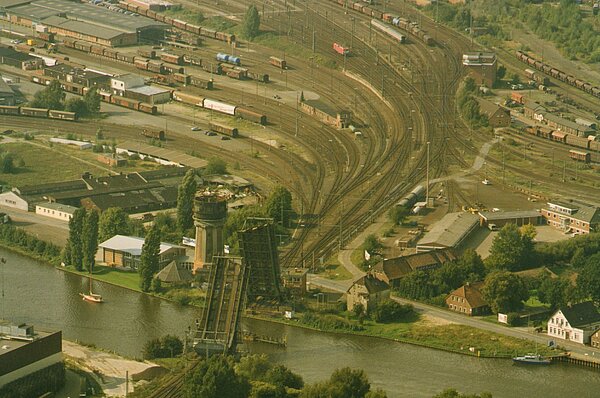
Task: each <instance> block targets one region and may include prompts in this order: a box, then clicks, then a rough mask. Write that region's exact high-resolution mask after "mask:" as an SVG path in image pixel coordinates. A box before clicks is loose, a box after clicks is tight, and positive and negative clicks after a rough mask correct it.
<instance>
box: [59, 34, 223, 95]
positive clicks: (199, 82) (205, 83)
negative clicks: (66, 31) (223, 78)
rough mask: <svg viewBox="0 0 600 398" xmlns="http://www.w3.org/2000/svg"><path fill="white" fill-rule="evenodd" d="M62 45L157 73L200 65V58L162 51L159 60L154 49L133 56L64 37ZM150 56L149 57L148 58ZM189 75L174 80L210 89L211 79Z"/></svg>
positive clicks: (182, 69)
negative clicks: (183, 65) (187, 65)
mask: <svg viewBox="0 0 600 398" xmlns="http://www.w3.org/2000/svg"><path fill="white" fill-rule="evenodd" d="M63 45H64V46H65V47H68V48H73V49H75V50H79V51H83V52H86V53H89V54H92V55H96V56H101V57H105V58H109V59H112V60H117V61H121V62H124V63H128V64H132V65H133V66H135V67H136V68H138V69H140V70H145V71H149V72H153V73H158V74H164V75H167V74H180V75H183V74H184V73H185V69H184V68H183V67H181V66H179V65H181V64H186V63H191V64H193V65H198V66H202V60H201V59H199V58H197V57H192V58H189V57H186V56H183V55H177V54H169V53H162V54H160V55H158V57H160V61H159V60H154V59H153V58H156V57H157V54H156V52H155V51H154V50H138V53H139V54H140V55H141V56H134V55H131V54H125V53H120V52H118V51H115V50H114V49H112V48H108V47H103V46H99V45H96V44H91V43H89V42H85V41H81V40H73V39H69V38H65V39H64V41H63ZM148 58H150V59H148ZM165 62H167V63H170V64H173V65H177V66H175V67H174V66H170V65H165ZM186 76H189V77H179V79H180V80H181V81H179V80H177V79H175V81H178V82H181V83H182V84H186V85H191V86H196V87H200V88H204V89H208V90H210V89H212V88H213V82H212V80H205V79H202V78H200V77H198V76H193V75H186Z"/></svg>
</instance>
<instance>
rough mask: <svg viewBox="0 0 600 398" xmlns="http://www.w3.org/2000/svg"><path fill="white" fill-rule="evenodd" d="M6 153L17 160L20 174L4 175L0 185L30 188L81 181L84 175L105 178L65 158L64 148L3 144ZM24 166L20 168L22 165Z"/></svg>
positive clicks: (94, 169) (95, 169)
mask: <svg viewBox="0 0 600 398" xmlns="http://www.w3.org/2000/svg"><path fill="white" fill-rule="evenodd" d="M0 148H1V149H2V150H3V151H9V152H10V153H12V154H14V155H15V157H16V159H17V160H16V162H15V165H16V166H17V170H16V172H15V173H14V174H1V175H0V182H1V183H2V184H6V185H11V186H15V185H29V184H39V183H40V182H42V181H43V182H44V183H48V182H58V181H66V180H73V179H77V178H79V177H81V174H82V173H83V172H84V171H89V172H90V173H92V174H106V171H105V170H104V169H102V168H101V167H99V166H94V165H91V164H88V163H85V162H84V161H77V160H76V159H73V158H72V157H70V156H65V154H64V152H63V151H62V149H63V148H49V147H44V146H39V145H36V144H33V143H28V142H14V143H6V144H4V143H3V144H0ZM21 160H22V161H23V162H24V166H19V164H20V161H21Z"/></svg>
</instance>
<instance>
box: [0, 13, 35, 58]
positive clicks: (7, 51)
mask: <svg viewBox="0 0 600 398" xmlns="http://www.w3.org/2000/svg"><path fill="white" fill-rule="evenodd" d="M0 19H2V17H0ZM0 64H3V65H9V66H14V67H15V68H19V69H23V70H34V69H40V68H42V67H43V66H44V61H43V60H42V59H41V58H36V57H32V56H31V55H29V54H25V53H22V52H19V51H16V50H15V49H14V48H11V47H5V46H0Z"/></svg>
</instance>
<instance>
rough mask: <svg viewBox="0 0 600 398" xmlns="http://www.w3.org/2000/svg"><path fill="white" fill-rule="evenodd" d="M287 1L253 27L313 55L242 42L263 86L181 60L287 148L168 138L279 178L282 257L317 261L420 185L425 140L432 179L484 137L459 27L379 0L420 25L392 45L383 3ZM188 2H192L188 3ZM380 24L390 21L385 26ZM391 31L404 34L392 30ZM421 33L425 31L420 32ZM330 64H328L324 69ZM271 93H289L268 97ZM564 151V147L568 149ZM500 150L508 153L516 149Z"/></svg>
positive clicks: (201, 52) (290, 261)
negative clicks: (310, 100) (459, 103)
mask: <svg viewBox="0 0 600 398" xmlns="http://www.w3.org/2000/svg"><path fill="white" fill-rule="evenodd" d="M247 4H249V3H246V4H244V3H243V2H240V3H239V4H237V5H236V7H237V9H236V12H239V13H243V9H245V7H246V5H247ZM286 5H287V6H290V5H289V4H287V3H285V2H275V3H273V5H272V7H271V8H270V9H269V7H267V9H266V10H265V13H264V14H263V19H262V26H263V27H267V28H269V29H271V30H273V31H275V32H278V33H279V34H282V35H287V36H288V40H290V41H292V42H295V43H296V44H301V45H303V46H304V48H305V50H306V51H307V52H308V53H313V54H314V55H313V57H311V58H309V59H300V58H299V57H295V56H294V55H290V54H285V55H284V54H281V51H275V50H266V49H264V48H261V47H260V46H258V45H253V44H251V45H250V48H248V47H247V44H245V43H242V45H241V46H240V48H238V49H236V50H235V53H234V55H236V56H239V57H240V58H241V60H242V66H243V67H247V68H248V69H249V70H251V71H254V72H255V73H258V74H268V75H269V80H270V81H271V82H270V83H263V82H260V81H246V82H244V81H238V80H234V79H230V78H227V77H224V76H216V75H211V74H210V73H207V72H206V71H205V70H202V69H201V68H200V67H198V66H194V65H186V66H185V70H186V73H188V74H194V75H198V76H199V77H201V78H203V79H210V78H214V84H215V90H205V89H202V88H199V87H186V88H184V89H183V90H185V91H186V92H189V93H191V94H193V95H198V96H203V97H206V98H215V99H218V100H222V101H228V102H230V103H231V102H233V103H236V104H238V105H241V106H244V107H247V108H248V109H252V110H253V111H256V112H258V113H260V114H264V115H267V116H268V126H267V127H268V131H269V132H268V133H266V135H268V136H271V137H275V138H276V139H277V143H278V144H279V145H281V146H285V148H283V149H282V148H275V147H273V146H272V145H267V144H264V143H261V142H259V141H258V140H256V139H254V138H253V137H252V136H253V134H254V133H249V134H248V133H245V132H244V131H243V129H240V135H241V136H242V138H240V139H238V141H239V142H240V144H239V145H241V146H244V147H245V148H246V149H245V150H239V151H238V152H237V153H228V151H226V150H223V148H222V147H221V146H217V145H214V144H211V143H207V142H205V141H202V142H199V141H198V142H197V141H196V140H195V139H194V137H195V135H194V133H190V132H189V131H186V132H183V131H176V130H169V131H168V134H167V136H168V140H167V143H166V145H168V146H170V147H173V148H178V149H181V150H185V151H189V150H194V151H195V152H196V153H198V154H200V155H201V156H203V157H206V158H209V157H211V156H212V154H214V153H215V152H218V153H219V156H221V157H223V158H224V159H226V160H227V161H229V162H231V163H233V162H235V161H239V162H240V163H243V168H244V169H247V170H252V172H253V173H255V174H256V175H262V176H264V177H265V178H264V180H270V181H269V182H268V183H267V185H268V184H271V183H280V184H283V185H285V186H287V187H288V188H290V190H291V191H292V192H293V193H294V195H295V197H296V198H297V199H298V201H299V203H300V204H299V206H298V207H299V209H297V210H298V212H299V213H301V214H299V217H300V222H299V224H303V225H304V226H305V228H301V229H299V231H298V232H299V233H297V234H295V238H296V240H295V241H294V244H293V245H291V246H290V248H289V249H288V250H287V251H286V252H285V253H284V261H283V264H284V265H287V266H297V265H299V264H304V265H307V266H308V265H311V262H312V261H313V259H314V258H315V257H316V258H320V257H325V258H327V257H329V256H330V255H332V254H333V253H334V252H335V250H336V249H337V248H339V247H343V246H344V244H345V243H346V242H348V241H349V239H350V238H351V237H352V236H353V235H354V234H356V233H357V232H358V231H360V229H361V228H362V227H363V226H365V225H367V224H368V223H369V222H370V221H371V220H372V219H373V217H374V216H375V215H377V214H381V213H382V212H384V211H386V210H387V209H388V208H389V207H390V206H392V205H393V204H394V203H395V202H396V201H397V200H398V199H399V198H400V197H401V196H402V194H403V193H406V192H407V191H410V190H411V189H412V188H413V187H414V186H415V185H416V184H419V183H421V182H422V181H423V180H424V179H425V164H426V149H427V147H429V150H430V161H431V170H430V178H436V177H441V176H443V175H446V174H449V173H450V172H451V171H452V170H458V169H459V168H467V167H469V166H470V164H469V160H468V159H469V157H470V156H473V155H474V154H475V153H476V152H477V150H478V149H477V147H478V145H479V144H480V143H482V142H484V141H486V140H488V138H487V137H477V136H475V137H467V134H466V133H465V132H466V131H467V130H468V129H467V127H466V126H464V125H463V123H462V121H461V120H460V118H458V117H457V116H456V105H455V93H456V90H457V87H458V84H459V83H460V81H461V78H462V76H463V71H462V66H461V64H460V62H459V59H460V56H461V54H462V53H463V52H465V51H467V50H469V49H470V46H471V44H470V43H469V40H468V39H467V38H465V37H464V36H462V35H461V34H459V33H456V32H453V31H450V30H448V29H447V28H444V27H441V26H438V25H437V24H435V23H434V22H433V21H431V20H430V19H428V18H427V17H424V16H417V14H416V13H415V12H414V11H412V10H411V11H409V12H407V11H406V6H397V5H388V7H387V10H386V11H387V14H390V15H392V16H394V15H396V16H397V17H403V18H405V19H408V20H413V21H416V20H418V21H419V28H420V30H421V31H424V32H426V33H420V34H411V33H410V32H406V36H405V43H403V44H399V41H401V40H398V37H394V36H393V35H389V34H386V33H385V32H382V31H380V30H377V29H375V28H373V27H372V26H371V24H372V22H371V20H372V19H373V17H377V19H382V20H383V21H384V22H381V23H383V24H385V23H386V22H385V18H384V15H383V12H382V10H381V9H380V8H381V7H380V6H377V5H375V6H370V8H371V9H372V10H378V11H376V12H377V13H378V14H375V15H374V14H373V13H371V15H367V14H366V13H365V12H364V10H363V11H361V10H357V9H352V8H347V7H346V8H345V7H343V6H341V5H340V4H338V2H334V1H326V2H322V3H319V4H316V3H313V4H311V3H301V2H298V3H296V4H295V5H294V6H293V7H292V8H291V11H289V12H287V10H286V8H285V7H286ZM365 5H366V4H365ZM189 7H190V8H193V7H194V6H193V5H192V4H189ZM205 7H209V8H210V7H212V6H209V5H206V4H202V8H205ZM213 8H214V7H213ZM379 14H381V18H379ZM392 22H393V19H392ZM399 24H400V23H399V22H398V26H396V27H399ZM386 26H390V27H392V26H393V23H388V24H387V25H386ZM398 32H401V33H402V32H403V31H402V30H401V29H399V30H398ZM403 34H404V33H403ZM425 34H427V37H428V39H426V40H423V38H424V37H425V36H424V35H425ZM313 35H314V36H313ZM419 35H420V36H419ZM313 37H314V38H315V40H314V43H313ZM333 42H339V43H342V44H343V45H345V46H348V47H349V48H350V53H349V55H348V56H345V57H344V56H341V55H339V54H337V53H335V52H334V51H333V49H332V43H333ZM208 44H209V45H210V47H200V48H199V49H198V50H196V51H194V53H193V54H194V55H195V56H198V57H200V58H202V60H203V62H204V63H205V64H206V63H209V64H212V63H214V64H215V65H216V63H217V60H216V59H215V58H214V55H215V54H216V53H217V52H224V53H227V52H230V51H231V47H230V46H229V45H228V44H227V43H226V42H217V41H214V42H213V41H210V43H208ZM313 46H314V49H313ZM250 49H251V50H252V51H250ZM61 51H63V52H64V54H66V55H69V56H70V57H71V58H72V59H73V60H76V61H79V62H82V63H84V64H90V65H91V64H98V65H100V66H103V65H106V66H108V67H110V68H111V69H112V70H118V71H122V72H134V73H138V74H141V75H143V76H145V77H148V78H151V77H153V76H156V73H153V72H151V71H140V70H139V68H136V67H135V66H134V65H129V64H125V63H123V62H117V61H111V60H108V59H105V58H104V57H98V56H95V55H93V54H85V53H82V52H81V51H77V50H74V49H61ZM186 51H187V50H183V49H177V48H166V52H169V53H173V54H176V55H182V54H184V53H186ZM269 56H276V57H280V58H284V57H285V58H286V60H287V63H288V65H289V69H281V68H277V67H276V66H273V65H270V64H269V63H268V60H269ZM515 61H516V59H515ZM332 65H336V66H337V67H336V68H332V67H331V66H332ZM365 82H366V84H364V83H365ZM267 90H268V93H269V94H268V95H267ZM302 91H303V92H305V93H306V94H307V96H308V95H309V94H312V92H314V93H315V94H316V96H317V97H320V99H319V102H321V103H326V104H336V105H337V106H338V107H340V108H345V109H350V110H351V111H352V112H353V114H354V122H353V123H355V124H356V127H358V128H359V129H360V130H361V131H362V132H363V134H364V139H356V138H355V137H353V135H352V134H350V133H349V132H347V131H338V130H335V129H333V128H331V127H328V126H325V125H323V124H321V123H320V122H318V121H316V120H314V119H313V118H311V117H310V116H308V115H306V114H304V113H301V112H299V111H298V109H297V105H296V103H295V100H294V97H296V98H298V97H299V95H300V94H299V93H300V92H302ZM309 92H310V93H309ZM273 94H275V95H276V96H279V94H281V95H283V96H284V97H286V98H284V99H283V100H274V99H273ZM582 97H583V98H584V100H585V101H586V102H585V103H587V104H588V106H590V107H591V106H593V104H595V103H596V101H595V99H593V98H588V97H587V96H586V95H585V93H582ZM276 99H277V98H276ZM582 101H583V99H582ZM159 109H160V107H159ZM188 111H189V109H188ZM162 118H165V119H166V120H169V121H171V120H172V121H174V122H177V123H179V124H184V123H190V118H189V113H188V115H186V116H184V115H182V114H177V115H176V114H174V113H169V112H166V114H165V115H162V116H161V118H157V119H156V123H157V125H158V126H160V125H162V123H163V122H162ZM7 120H10V123H11V125H15V126H18V125H22V126H25V125H29V126H32V127H35V126H36V123H39V125H38V126H39V128H40V129H41V128H42V124H43V123H41V122H38V121H30V120H27V121H24V120H22V119H19V120H17V119H16V118H8V119H7ZM206 124H207V123H206ZM85 125H86V123H79V124H78V125H77V127H76V128H77V129H81V130H82V132H83V133H84V134H85V135H88V136H91V135H93V134H94V128H92V126H89V128H87V127H84V128H82V127H81V126H85ZM64 129H65V130H64V131H65V132H68V131H73V129H74V128H73V127H69V126H67V125H65V126H64ZM107 130H112V131H113V132H114V133H115V135H116V136H117V137H118V138H122V137H123V138H124V137H128V138H137V139H139V131H135V132H132V131H131V129H129V128H127V127H124V126H116V125H115V126H110V127H107ZM188 130H189V129H188ZM256 135H259V134H258V133H257V134H256ZM523 139H525V138H523ZM527 139H530V137H527ZM269 141H272V140H269ZM427 143H429V144H427ZM542 145H544V146H545V145H550V144H549V143H541V144H540V146H542ZM248 147H255V148H256V149H259V150H260V151H261V153H262V154H264V157H263V156H261V157H258V158H257V157H255V156H253V155H252V154H251V155H248V154H247V150H248ZM568 149H569V148H568V147H567V148H565V153H566V151H568ZM506 150H507V152H509V151H515V149H513V148H507V149H506ZM490 156H491V157H490V158H489V163H490V164H494V165H496V166H498V165H502V164H503V162H502V160H501V159H499V158H497V157H494V156H492V155H490ZM565 156H566V155H565ZM535 161H536V159H532V162H535ZM505 167H506V169H510V170H511V171H512V172H514V173H515V174H527V175H532V176H533V175H535V176H536V177H539V178H540V179H542V180H551V179H550V177H548V176H547V175H542V173H537V174H531V173H528V172H525V171H523V170H519V168H516V167H512V166H505ZM511 167H512V168H511ZM590 178H591V179H593V177H590ZM263 182H266V181H263ZM445 184H446V191H447V195H449V196H451V198H449V201H450V204H451V206H452V207H455V208H456V207H460V205H461V204H465V203H464V202H466V201H467V200H468V198H466V197H465V195H464V194H463V193H461V192H460V189H459V188H458V187H457V186H456V184H455V183H454V182H452V181H448V182H446V183H445ZM567 185H569V186H570V187H572V188H573V189H574V190H575V189H577V188H578V187H579V185H578V184H576V183H571V182H568V183H567Z"/></svg>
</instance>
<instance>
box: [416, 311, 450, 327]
mask: <svg viewBox="0 0 600 398" xmlns="http://www.w3.org/2000/svg"><path fill="white" fill-rule="evenodd" d="M419 323H420V324H421V325H423V326H444V325H452V324H453V323H454V322H452V321H449V320H447V319H442V318H438V317H435V316H432V315H429V314H421V320H420V321H419Z"/></svg>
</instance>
